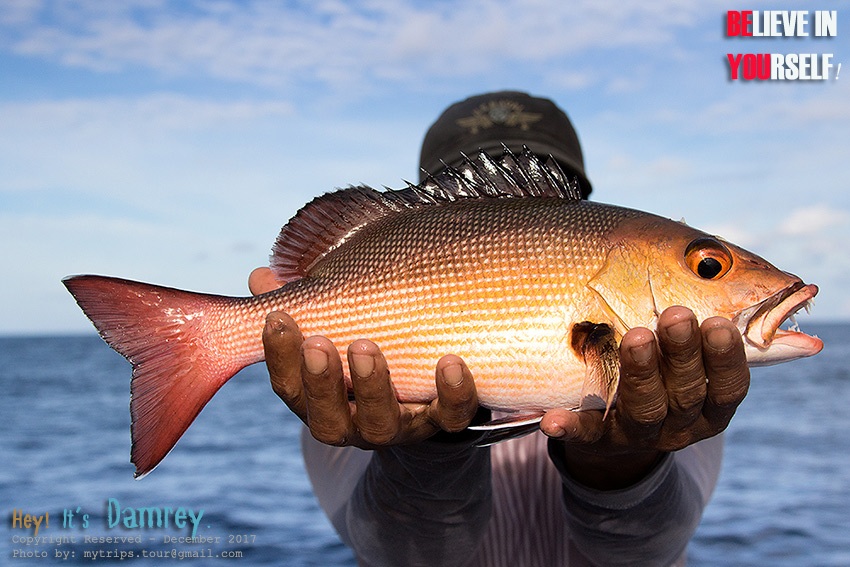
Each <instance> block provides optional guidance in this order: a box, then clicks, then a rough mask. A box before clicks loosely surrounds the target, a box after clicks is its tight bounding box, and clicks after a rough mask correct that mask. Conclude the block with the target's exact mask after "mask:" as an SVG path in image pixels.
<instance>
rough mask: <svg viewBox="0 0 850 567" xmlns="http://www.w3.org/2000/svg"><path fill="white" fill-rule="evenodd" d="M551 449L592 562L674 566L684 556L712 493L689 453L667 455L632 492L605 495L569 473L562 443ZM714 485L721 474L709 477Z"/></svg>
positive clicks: (572, 521)
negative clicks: (689, 463)
mask: <svg viewBox="0 0 850 567" xmlns="http://www.w3.org/2000/svg"><path fill="white" fill-rule="evenodd" d="M714 444H715V445H716V442H715V443H714ZM549 450H550V456H551V458H552V460H553V462H554V463H555V465H556V466H557V467H558V469H559V471H560V472H561V475H562V478H563V481H564V491H563V498H564V503H565V513H566V516H567V521H568V524H569V528H570V535H571V537H572V538H573V541H574V542H575V545H576V547H577V548H578V549H579V550H580V551H581V552H582V553H583V554H584V555H585V556H586V557H587V558H588V559H590V560H591V561H592V562H594V563H597V564H600V565H670V564H672V563H674V562H675V561H676V560H677V559H678V558H679V557H680V556H681V555H682V554H683V552H684V551H685V549H686V547H687V544H688V541H690V539H691V537H692V535H693V533H694V531H695V530H696V528H697V525H698V524H699V521H700V518H701V516H702V511H703V509H704V507H705V504H706V503H707V500H708V498H707V494H709V493H710V487H709V488H708V489H706V488H705V487H703V486H701V485H700V482H698V480H697V478H696V477H695V476H694V475H693V474H692V473H691V471H690V470H688V467H686V466H684V465H683V464H682V461H683V459H684V460H687V459H688V458H689V457H690V455H689V454H688V453H685V454H683V455H680V454H673V453H671V454H668V455H666V456H665V457H664V458H662V459H661V461H660V462H659V463H658V464H657V465H656V466H655V468H654V469H653V470H651V471H650V472H649V474H648V475H647V476H646V477H645V478H643V479H642V480H640V481H639V482H637V483H636V484H634V485H633V486H630V487H629V488H625V489H622V490H612V491H600V490H595V489H592V488H588V487H587V486H584V485H582V484H579V483H578V482H577V481H576V480H575V479H574V478H572V477H571V476H570V475H569V473H567V471H566V467H565V463H564V461H565V460H564V458H563V454H562V451H563V445H562V444H559V443H557V442H550V444H549ZM685 451H686V452H687V451H689V450H688V449H686V450H685ZM680 453H681V452H680ZM714 481H716V474H714V473H712V474H711V475H708V480H707V481H706V482H710V483H712V484H711V486H712V487H713V482H714Z"/></svg>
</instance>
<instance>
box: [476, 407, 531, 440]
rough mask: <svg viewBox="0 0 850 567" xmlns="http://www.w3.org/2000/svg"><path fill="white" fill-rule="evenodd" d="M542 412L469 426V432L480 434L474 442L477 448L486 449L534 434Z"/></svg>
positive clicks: (510, 416) (517, 415)
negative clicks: (502, 442)
mask: <svg viewBox="0 0 850 567" xmlns="http://www.w3.org/2000/svg"><path fill="white" fill-rule="evenodd" d="M543 413H544V412H542V411H541V412H534V413H523V414H516V415H509V416H507V417H502V418H499V419H493V420H491V421H488V422H486V423H481V424H478V425H470V426H469V427H467V429H469V430H470V431H478V432H481V437H480V438H479V439H478V440H477V441H476V442H475V445H476V446H477V447H487V446H490V445H494V444H496V443H499V442H501V441H507V440H508V439H516V438H517V437H522V436H524V435H528V434H529V433H533V432H535V431H536V430H537V429H539V428H540V420H541V419H543Z"/></svg>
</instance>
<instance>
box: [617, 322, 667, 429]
mask: <svg viewBox="0 0 850 567" xmlns="http://www.w3.org/2000/svg"><path fill="white" fill-rule="evenodd" d="M660 368H661V366H660V360H659V353H658V346H657V342H656V340H655V335H654V334H653V333H652V331H650V330H649V329H645V328H643V327H635V328H634V329H631V330H630V331H629V332H627V333H626V334H625V336H623V340H622V341H620V385H619V388H618V391H617V403H616V409H617V411H616V413H615V414H614V419H615V420H616V421H617V424H618V425H619V426H621V427H622V428H623V429H625V430H626V432H627V433H629V434H630V435H631V436H632V437H634V438H640V439H648V438H651V437H653V436H654V435H656V434H657V433H658V432H659V431H660V430H661V427H662V424H663V423H664V420H665V418H666V417H667V410H668V406H667V389H666V387H665V385H664V380H663V379H662V377H661V370H660Z"/></svg>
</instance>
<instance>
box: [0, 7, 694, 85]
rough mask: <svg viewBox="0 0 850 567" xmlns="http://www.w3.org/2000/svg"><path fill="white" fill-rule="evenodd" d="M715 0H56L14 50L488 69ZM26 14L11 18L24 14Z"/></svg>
mask: <svg viewBox="0 0 850 567" xmlns="http://www.w3.org/2000/svg"><path fill="white" fill-rule="evenodd" d="M704 10H706V6H704V5H703V6H696V5H694V4H693V3H691V2H686V1H683V0H668V1H665V2H639V1H628V2H625V1H624V2H619V3H617V4H616V5H615V4H610V5H606V7H604V8H603V7H600V6H599V4H598V3H597V2H593V1H591V0H581V1H579V2H570V3H564V2H553V1H543V0H512V1H509V2H500V3H493V2H489V1H485V0H473V1H469V2H462V3H454V2H450V3H445V2H433V3H417V2H376V1H363V2H338V1H324V2H299V3H295V4H293V3H285V4H284V3H280V4H279V3H266V2H247V3H235V2H216V3H197V4H193V5H191V7H190V8H186V4H183V3H177V2H166V1H161V2H156V1H136V2H120V3H109V4H108V5H104V3H102V2H92V1H81V2H76V3H75V4H74V10H69V9H67V7H66V6H65V5H63V4H61V3H47V8H46V10H45V13H46V14H48V15H49V16H50V17H41V18H38V17H36V15H35V14H33V15H31V16H30V19H29V25H28V26H23V25H17V26H14V29H13V30H12V31H14V32H15V33H14V37H16V38H17V39H16V40H15V41H14V43H13V49H14V50H15V51H16V52H17V53H19V54H22V55H28V56H35V57H43V58H47V59H51V60H56V61H59V62H61V63H62V64H64V65H67V66H70V67H81V68H86V69H91V70H95V71H100V72H109V71H120V70H126V69H128V68H133V67H141V68H149V69H153V70H156V71H158V72H161V73H164V74H173V75H184V76H197V75H198V74H201V75H206V76H211V77H216V78H220V79H227V80H236V81H246V82H250V83H253V84H261V85H276V86H279V87H287V86H291V83H292V82H293V81H303V80H319V81H322V82H325V83H328V84H330V85H333V86H335V87H343V86H345V85H350V84H351V82H353V81H364V80H365V81H368V80H374V79H376V78H379V77H382V78H392V79H395V80H407V81H412V80H416V78H417V77H421V75H422V74H423V73H426V72H427V73H428V74H429V75H430V76H432V77H433V76H439V77H457V76H461V75H469V74H476V75H479V76H481V75H486V74H487V73H488V72H489V71H491V70H492V69H494V68H499V67H504V66H510V65H512V64H515V63H517V62H527V63H536V62H543V61H551V60H552V59H553V58H573V59H574V60H575V61H576V63H577V64H580V63H581V61H580V59H579V57H580V54H581V53H582V52H584V51H586V50H588V49H603V50H611V49H615V48H618V47H623V46H629V47H632V48H637V49H640V48H645V47H648V46H657V45H659V44H665V43H668V44H669V43H670V41H671V39H673V37H675V33H676V31H677V30H678V29H681V28H687V27H690V26H693V25H694V24H695V22H696V21H697V17H696V15H697V14H698V13H699V12H701V11H704ZM30 13H31V12H26V11H24V12H22V13H20V14H19V15H17V16H16V17H15V18H10V19H11V20H12V21H11V22H7V25H11V24H15V23H19V22H21V21H22V20H24V19H25V18H26V16H27V14H30Z"/></svg>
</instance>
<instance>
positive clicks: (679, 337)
mask: <svg viewBox="0 0 850 567" xmlns="http://www.w3.org/2000/svg"><path fill="white" fill-rule="evenodd" d="M693 334H694V328H693V325H691V320H690V319H686V320H685V321H680V322H678V323H676V324H675V325H671V326H670V327H667V336H668V337H670V339H671V340H672V341H673V342H675V343H686V342H688V341H689V340H690V338H691V337H692V336H693Z"/></svg>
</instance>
